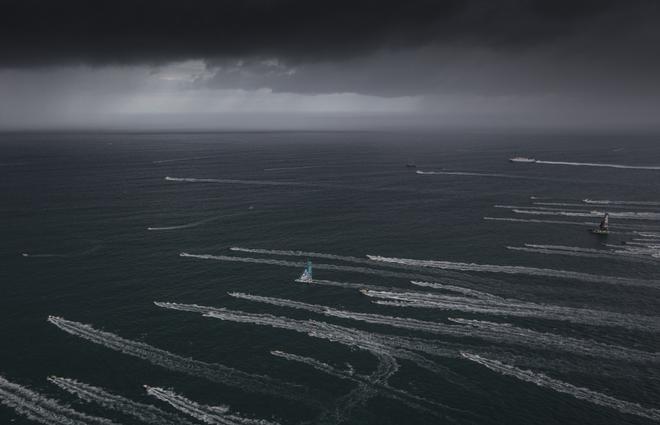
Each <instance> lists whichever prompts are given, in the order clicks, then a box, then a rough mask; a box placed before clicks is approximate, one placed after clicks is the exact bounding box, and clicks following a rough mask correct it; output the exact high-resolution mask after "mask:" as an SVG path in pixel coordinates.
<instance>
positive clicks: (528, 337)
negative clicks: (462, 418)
mask: <svg viewBox="0 0 660 425" xmlns="http://www.w3.org/2000/svg"><path fill="white" fill-rule="evenodd" d="M229 295H231V296H232V297H235V298H240V299H244V300H249V301H255V302H261V303H265V304H270V305H276V306H280V307H289V308H295V309H301V310H306V311H311V312H314V313H318V314H323V315H326V316H330V317H337V318H342V319H351V320H356V321H362V322H366V323H371V324H377V325H385V326H391V327H396V328H400V329H407V330H412V331H418V332H428V333H433V334H438V335H446V336H452V337H470V338H479V339H483V340H487V341H491V342H495V343H499V344H516V345H523V346H531V347H535V348H539V349H544V350H552V351H557V350H559V351H568V352H572V353H576V354H581V355H585V356H592V357H602V358H616V359H620V360H627V361H640V362H658V361H660V356H659V355H658V354H657V353H648V352H644V351H638V350H631V349H627V348H625V347H617V346H613V345H608V344H601V343H598V342H596V341H587V340H582V339H578V338H570V337H564V336H561V335H556V334H550V333H541V332H535V331H532V330H529V329H524V328H518V327H515V326H512V325H509V324H506V323H504V324H502V323H493V322H482V321H476V320H463V319H452V320H453V321H454V322H455V323H459V324H460V325H467V326H456V325H448V324H444V323H438V322H429V321H425V320H417V319H412V318H405V317H394V316H385V315H380V314H373V313H358V312H353V311H345V310H336V309H334V308H331V307H327V306H322V305H316V304H307V303H303V302H299V301H293V300H287V299H281V298H272V297H263V296H258V295H249V294H242V293H236V292H234V293H230V294H229Z"/></svg>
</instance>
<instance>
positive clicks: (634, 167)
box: [534, 159, 660, 171]
mask: <svg viewBox="0 0 660 425" xmlns="http://www.w3.org/2000/svg"><path fill="white" fill-rule="evenodd" d="M534 163H535V164H547V165H570V166H574V167H606V168H624V169H630V170H656V171H657V170H660V166H655V165H648V166H647V165H621V164H602V163H598V162H565V161H541V160H538V159H537V160H536V161H534Z"/></svg>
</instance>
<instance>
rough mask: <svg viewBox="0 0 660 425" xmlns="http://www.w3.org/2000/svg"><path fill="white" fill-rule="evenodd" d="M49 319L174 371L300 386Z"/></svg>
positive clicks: (283, 390)
mask: <svg viewBox="0 0 660 425" xmlns="http://www.w3.org/2000/svg"><path fill="white" fill-rule="evenodd" d="M48 321H49V322H50V323H52V324H53V325H55V326H57V327H58V328H60V329H61V330H63V331H64V332H67V333H69V334H71V335H74V336H77V337H79V338H83V339H85V340H87V341H90V342H93V343H95V344H99V345H103V346H104V347H107V348H110V349H112V350H115V351H119V352H121V353H124V354H128V355H129V356H134V357H137V358H140V359H143V360H146V361H148V362H150V363H152V364H155V365H157V366H161V367H164V368H165V369H169V370H173V371H176V372H182V373H187V374H189V375H193V376H198V377H200V378H205V379H208V380H209V381H212V382H217V383H220V384H224V385H228V386H233V387H238V388H242V389H244V390H246V391H253V392H260V393H264V394H270V395H281V396H284V397H289V398H295V397H296V392H298V391H299V390H300V388H299V387H296V386H293V385H291V384H287V383H283V382H279V381H277V380H275V379H273V378H270V377H268V376H261V375H254V374H249V373H246V372H243V371H240V370H238V369H234V368H231V367H228V366H224V365H221V364H217V363H205V362H202V361H199V360H193V359H190V358H186V357H182V356H179V355H176V354H173V353H170V352H169V351H165V350H161V349H159V348H156V347H152V346H151V345H149V344H145V343H143V342H137V341H131V340H130V339H125V338H122V337H120V336H117V335H115V334H112V333H110V332H104V331H100V330H98V329H94V328H93V327H92V326H90V325H86V324H83V323H78V322H73V321H70V320H65V319H63V318H61V317H55V316H50V317H48Z"/></svg>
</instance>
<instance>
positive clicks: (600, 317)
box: [362, 290, 660, 332]
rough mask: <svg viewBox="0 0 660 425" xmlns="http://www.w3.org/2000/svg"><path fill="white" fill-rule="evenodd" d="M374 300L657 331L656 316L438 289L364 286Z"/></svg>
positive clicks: (408, 305)
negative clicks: (462, 294)
mask: <svg viewBox="0 0 660 425" xmlns="http://www.w3.org/2000/svg"><path fill="white" fill-rule="evenodd" d="M362 293H363V294H364V295H366V296H368V297H371V298H375V299H376V300H377V301H375V302H376V303H377V304H381V305H388V306H392V307H409V308H429V309H439V310H447V311H461V312H466V313H478V314H488V315H495V316H512V317H533V318H539V319H546V320H557V321H562V322H570V323H576V324H581V325H589V326H604V327H620V328H624V329H630V330H639V331H645V332H660V317H658V316H643V315H639V314H626V313H617V312H611V311H604V310H590V309H585V308H575V307H564V306H558V305H551V304H537V303H533V302H528V301H520V300H515V299H509V298H496V299H485V298H473V297H457V296H451V295H443V294H440V293H433V294H431V293H420V292H392V291H372V290H365V291H363V292H362Z"/></svg>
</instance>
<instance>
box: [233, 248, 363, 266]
mask: <svg viewBox="0 0 660 425" xmlns="http://www.w3.org/2000/svg"><path fill="white" fill-rule="evenodd" d="M229 249H230V250H231V251H236V252H247V253H251V254H266V255H283V256H288V257H308V258H324V259H326V260H339V261H347V262H350V263H363V264H372V262H370V261H369V260H366V259H364V258H358V257H350V256H345V255H335V254H325V253H321V252H309V251H292V250H281V249H260V248H240V247H236V246H234V247H231V248H229Z"/></svg>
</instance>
